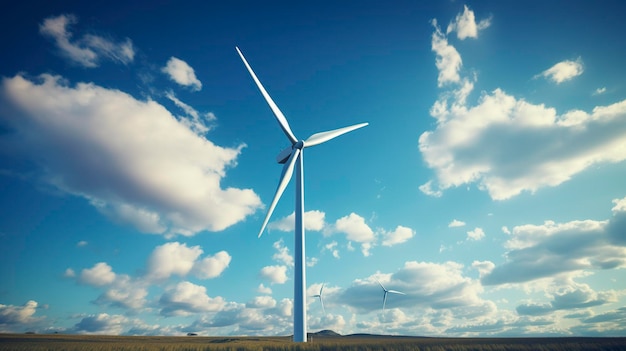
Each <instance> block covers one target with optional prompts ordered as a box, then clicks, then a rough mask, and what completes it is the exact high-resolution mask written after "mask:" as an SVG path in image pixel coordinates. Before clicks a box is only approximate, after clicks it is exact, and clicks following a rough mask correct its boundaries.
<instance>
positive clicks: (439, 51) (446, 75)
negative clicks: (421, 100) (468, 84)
mask: <svg viewBox="0 0 626 351" xmlns="http://www.w3.org/2000/svg"><path fill="white" fill-rule="evenodd" d="M432 24H433V27H435V32H434V33H433V36H432V50H433V51H434V52H435V54H436V55H437V59H436V61H435V65H436V66H437V69H438V70H439V77H438V78H437V84H438V86H439V87H442V86H444V84H446V83H458V82H460V81H461V76H460V75H459V71H460V70H461V66H462V64H463V61H462V60H461V55H460V54H459V52H458V51H457V50H456V49H455V48H454V46H452V45H450V44H448V38H446V36H445V34H443V32H442V31H441V28H439V25H437V21H436V20H433V21H432Z"/></svg>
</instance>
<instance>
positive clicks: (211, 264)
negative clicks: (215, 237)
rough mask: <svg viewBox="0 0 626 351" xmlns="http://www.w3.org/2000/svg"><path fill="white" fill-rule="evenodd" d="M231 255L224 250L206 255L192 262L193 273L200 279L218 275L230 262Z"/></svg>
mask: <svg viewBox="0 0 626 351" xmlns="http://www.w3.org/2000/svg"><path fill="white" fill-rule="evenodd" d="M231 259H232V257H231V256H230V255H229V254H228V252H226V251H220V252H218V253H216V254H215V255H213V256H207V257H205V258H203V259H202V260H200V261H197V262H196V263H194V266H193V273H194V274H195V275H196V276H197V277H198V278H200V279H211V278H215V277H219V276H220V275H221V274H222V272H224V270H225V269H226V268H228V265H229V264H230V260H231Z"/></svg>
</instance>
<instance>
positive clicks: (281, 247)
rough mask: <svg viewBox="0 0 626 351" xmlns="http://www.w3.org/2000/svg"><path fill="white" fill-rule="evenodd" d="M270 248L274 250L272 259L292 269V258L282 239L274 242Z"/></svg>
mask: <svg viewBox="0 0 626 351" xmlns="http://www.w3.org/2000/svg"><path fill="white" fill-rule="evenodd" d="M272 246H273V247H274V249H276V253H275V254H274V255H273V256H272V259H274V260H275V261H278V262H280V263H282V264H284V265H287V266H288V267H293V262H294V261H293V256H291V255H290V254H289V249H288V248H287V247H286V246H285V243H284V241H283V239H280V240H278V241H276V242H274V244H273V245H272Z"/></svg>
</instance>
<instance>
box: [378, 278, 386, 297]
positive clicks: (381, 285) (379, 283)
mask: <svg viewBox="0 0 626 351" xmlns="http://www.w3.org/2000/svg"><path fill="white" fill-rule="evenodd" d="M376 281H377V282H378V285H380V287H381V288H383V291H385V296H387V289H385V287H384V286H383V284H382V283H381V282H380V281H379V280H378V279H376Z"/></svg>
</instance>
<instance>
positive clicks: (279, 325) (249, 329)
mask: <svg viewBox="0 0 626 351" xmlns="http://www.w3.org/2000/svg"><path fill="white" fill-rule="evenodd" d="M270 299H271V298H269V299H268V298H261V299H259V300H257V299H255V300H253V301H251V302H250V303H248V304H246V305H244V304H236V303H231V304H228V305H227V306H226V307H225V308H224V309H222V310H221V311H219V312H218V313H216V314H215V316H213V317H212V318H206V317H202V318H200V319H198V320H196V321H195V322H193V323H192V324H191V325H190V326H189V327H186V329H190V330H206V329H208V328H210V330H215V328H226V329H223V330H224V331H230V332H232V333H234V334H236V335H264V336H271V335H286V334H288V333H290V332H292V331H293V320H292V319H291V318H290V317H291V316H292V314H291V310H292V308H293V304H292V303H291V300H289V299H282V300H281V301H280V302H275V306H273V307H271V305H273V303H272V302H271V300H270Z"/></svg>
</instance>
